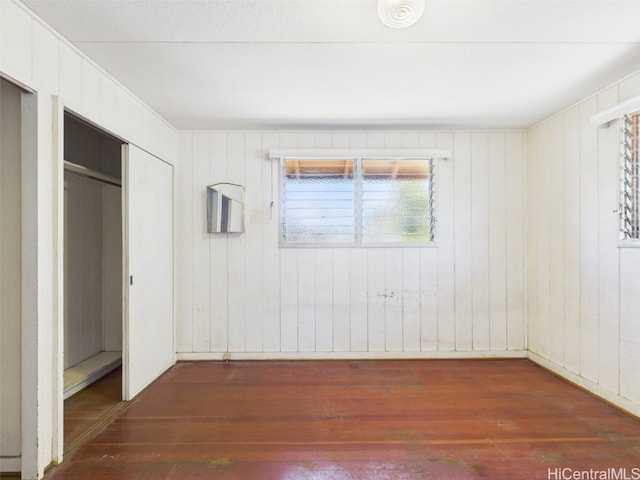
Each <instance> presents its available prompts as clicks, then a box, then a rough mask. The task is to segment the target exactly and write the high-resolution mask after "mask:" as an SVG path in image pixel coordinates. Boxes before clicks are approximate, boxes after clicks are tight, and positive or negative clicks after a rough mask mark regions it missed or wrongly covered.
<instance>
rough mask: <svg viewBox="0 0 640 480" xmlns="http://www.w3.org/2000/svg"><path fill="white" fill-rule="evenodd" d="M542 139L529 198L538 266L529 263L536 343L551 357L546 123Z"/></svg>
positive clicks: (550, 204) (548, 189)
mask: <svg viewBox="0 0 640 480" xmlns="http://www.w3.org/2000/svg"><path fill="white" fill-rule="evenodd" d="M540 130H541V131H540V141H541V144H540V145H539V150H538V155H539V157H538V158H537V159H536V167H537V170H536V175H535V183H534V186H533V187H532V188H531V194H530V198H531V200H530V201H532V202H535V203H536V204H537V209H536V216H535V219H534V222H532V224H531V230H530V232H536V240H535V241H536V244H537V259H536V264H535V266H534V265H532V264H531V262H530V264H529V267H530V268H533V269H534V271H535V272H536V274H537V275H536V286H537V291H536V294H537V312H536V313H537V320H538V321H537V322H536V324H537V329H536V333H537V334H536V340H535V341H536V342H537V351H538V352H539V353H540V355H542V356H543V357H545V358H549V336H550V335H551V330H550V321H549V318H550V315H551V313H550V311H549V289H550V287H549V281H550V272H549V255H550V241H549V233H550V226H549V212H550V210H551V208H553V204H552V203H551V201H550V194H551V189H550V186H549V180H548V178H547V175H548V172H550V171H551V169H552V165H551V161H550V152H549V125H543V126H542V127H541V128H540Z"/></svg>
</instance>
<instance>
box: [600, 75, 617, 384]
mask: <svg viewBox="0 0 640 480" xmlns="http://www.w3.org/2000/svg"><path fill="white" fill-rule="evenodd" d="M617 102H618V90H617V88H616V87H613V88H611V89H609V90H606V91H604V92H603V93H601V94H600V95H598V108H599V109H600V110H603V109H606V108H609V107H611V106H613V105H615V104H616V103H617ZM619 142H620V133H619V126H618V123H617V122H614V123H613V124H612V125H610V126H609V127H608V128H600V129H598V181H599V185H598V191H599V203H598V206H599V217H600V218H599V222H598V236H599V238H598V262H599V270H598V273H599V289H598V292H599V298H598V300H599V304H598V321H599V333H598V348H599V371H598V380H599V383H600V385H601V386H603V387H604V388H607V389H608V390H610V391H612V392H617V391H618V388H619V369H620V365H619V361H620V358H619V357H620V350H619V341H620V319H619V312H620V307H619V291H618V288H616V286H618V285H619V283H618V282H619V273H620V269H619V263H618V262H619V259H618V250H617V245H618V230H619V223H618V222H619V217H618V215H616V214H615V213H613V211H614V210H617V209H618V208H619V204H620V201H619V197H618V192H619V186H618V185H619V178H620V171H619V169H620V146H619Z"/></svg>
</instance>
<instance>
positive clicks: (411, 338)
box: [401, 248, 421, 352]
mask: <svg viewBox="0 0 640 480" xmlns="http://www.w3.org/2000/svg"><path fill="white" fill-rule="evenodd" d="M420 292H421V289H420V249H418V248H405V249H403V250H402V305H401V307H402V349H403V350H404V351H407V352H418V351H420Z"/></svg>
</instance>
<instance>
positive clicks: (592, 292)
mask: <svg viewBox="0 0 640 480" xmlns="http://www.w3.org/2000/svg"><path fill="white" fill-rule="evenodd" d="M597 111H598V100H597V98H595V97H594V98H592V99H590V100H587V101H586V102H584V103H582V104H581V105H580V233H579V235H580V375H582V376H583V377H584V378H586V379H587V380H591V381H592V382H597V381H598V362H599V358H598V352H599V349H598V277H599V274H598V234H597V231H598V224H599V220H600V218H599V210H598V203H599V195H598V135H597V131H594V129H593V127H592V126H591V123H590V122H589V118H590V117H591V115H593V114H595V113H596V112H597Z"/></svg>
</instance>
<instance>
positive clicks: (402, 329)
mask: <svg viewBox="0 0 640 480" xmlns="http://www.w3.org/2000/svg"><path fill="white" fill-rule="evenodd" d="M274 147H280V148H304V147H309V148H314V147H315V148H331V147H334V148H347V147H348V148H359V147H360V148H382V147H387V148H418V147H420V148H428V147H435V148H449V149H452V150H453V158H452V159H451V160H448V161H443V160H440V161H438V164H437V166H436V191H437V193H436V195H437V198H436V201H437V204H436V216H437V219H438V233H437V248H352V249H348V248H297V249H296V248H278V212H279V205H278V198H279V197H278V170H277V165H274V164H272V163H271V162H270V161H268V160H266V159H265V158H266V153H267V151H268V150H269V148H274ZM179 151H180V157H181V159H182V160H184V163H183V164H182V166H181V168H179V169H178V170H177V172H176V175H177V195H176V196H177V198H178V204H177V212H176V215H177V218H176V222H177V231H178V237H177V246H176V257H177V302H178V306H177V318H178V325H177V348H178V355H179V358H185V359H186V358H220V357H221V356H222V354H224V353H225V352H230V353H231V355H232V357H236V358H283V357H291V358H308V357H317V358H324V357H326V358H337V357H349V356H351V357H384V356H391V357H402V356H408V357H421V356H422V357H426V356H456V355H459V356H469V357H474V356H483V355H509V354H512V355H518V354H523V350H524V349H525V348H526V341H525V314H524V297H525V287H524V281H525V273H524V272H525V270H524V251H525V249H524V242H525V239H524V226H525V224H524V222H523V216H524V213H525V152H526V145H525V134H523V133H502V132H492V133H486V132H453V133H447V132H441V133H435V132H404V133H399V132H387V133H358V132H351V133H349V132H346V133H345V132H340V133H331V132H304V133H296V132H246V133H244V132H231V133H228V132H205V133H183V134H180V135H179ZM224 181H229V182H233V183H240V184H243V185H244V186H245V188H246V202H247V203H246V219H245V223H246V232H245V233H244V234H240V235H238V234H207V233H206V209H205V206H206V205H205V187H206V185H208V184H213V183H216V182H224ZM272 182H273V185H272ZM272 186H273V195H272ZM272 200H274V202H275V207H274V210H273V216H272V217H271V213H270V209H269V204H270V202H271V201H272Z"/></svg>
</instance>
